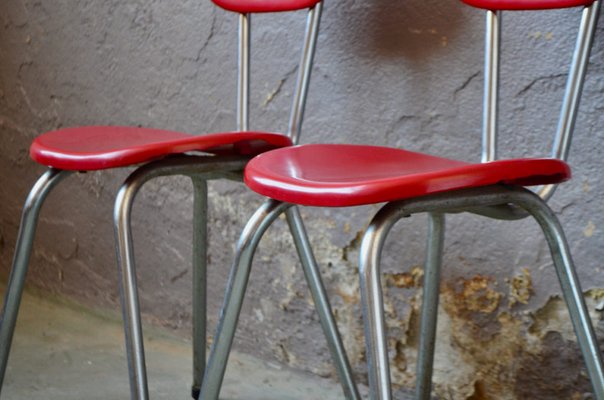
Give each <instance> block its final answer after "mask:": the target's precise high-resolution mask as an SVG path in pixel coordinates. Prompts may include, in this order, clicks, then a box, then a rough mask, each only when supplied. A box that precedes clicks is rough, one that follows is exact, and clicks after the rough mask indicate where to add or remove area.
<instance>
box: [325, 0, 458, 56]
mask: <svg viewBox="0 0 604 400" xmlns="http://www.w3.org/2000/svg"><path fill="white" fill-rule="evenodd" d="M464 8H470V7H468V6H466V5H464V4H462V3H461V1H454V0H452V1H443V0H405V1H401V0H398V1H393V0H368V1H367V0H365V1H355V2H353V3H352V4H351V5H350V6H349V7H345V8H344V7H342V8H340V11H339V12H340V13H342V14H345V15H341V18H340V19H339V20H341V21H345V22H344V23H342V25H341V26H339V27H338V29H339V30H341V31H342V32H341V34H342V37H343V38H345V39H344V40H343V42H342V47H343V48H345V49H347V51H350V52H354V53H357V55H362V56H371V57H380V58H401V57H404V58H407V59H409V60H411V61H412V60H413V59H416V60H419V59H424V58H426V57H429V56H430V55H431V54H432V53H434V52H438V50H439V49H442V48H443V47H445V46H447V44H448V42H450V41H454V39H455V38H456V37H457V35H458V33H459V32H460V31H461V28H462V27H463V25H464V23H465V22H466V20H467V14H465V13H464V12H463V9H464ZM336 12H338V11H336Z"/></svg>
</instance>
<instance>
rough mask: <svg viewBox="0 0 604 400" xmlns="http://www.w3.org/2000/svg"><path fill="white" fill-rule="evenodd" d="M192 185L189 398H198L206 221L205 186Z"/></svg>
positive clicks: (202, 350) (199, 182)
mask: <svg viewBox="0 0 604 400" xmlns="http://www.w3.org/2000/svg"><path fill="white" fill-rule="evenodd" d="M191 181H192V182H193V193H194V197H193V207H194V210H193V385H192V387H191V396H192V397H193V398H194V399H198V398H199V393H200V390H201V378H203V374H204V372H205V366H206V317H207V315H206V300H207V275H206V274H207V221H208V185H207V182H206V181H205V180H204V179H203V178H199V177H195V176H192V177H191Z"/></svg>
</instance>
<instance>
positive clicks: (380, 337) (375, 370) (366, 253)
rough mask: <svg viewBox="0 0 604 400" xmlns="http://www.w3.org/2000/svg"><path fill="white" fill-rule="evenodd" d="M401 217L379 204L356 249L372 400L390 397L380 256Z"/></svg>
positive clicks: (384, 399)
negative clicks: (357, 250)
mask: <svg viewBox="0 0 604 400" xmlns="http://www.w3.org/2000/svg"><path fill="white" fill-rule="evenodd" d="M401 217H402V215H399V213H398V210H397V209H390V212H389V210H388V209H385V208H382V209H381V210H380V211H379V212H378V213H377V214H376V215H375V217H374V218H373V220H372V221H371V224H370V225H369V227H368V228H367V231H366V232H365V235H364V236H363V241H362V242H361V250H360V253H359V279H360V286H361V304H362V311H363V324H364V326H365V344H366V347H367V366H368V375H369V391H370V393H369V396H370V398H371V399H372V400H377V399H379V400H391V399H392V390H391V388H390V366H389V365H388V348H387V343H386V324H385V321H384V300H383V294H382V285H381V281H380V277H381V273H380V258H381V254H382V249H383V247H384V242H385V240H386V237H387V236H388V233H389V232H390V229H391V228H392V226H393V225H394V224H395V223H396V222H397V221H398V220H399V219H400V218H401Z"/></svg>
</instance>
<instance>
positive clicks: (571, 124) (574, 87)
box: [537, 0, 601, 200]
mask: <svg viewBox="0 0 604 400" xmlns="http://www.w3.org/2000/svg"><path fill="white" fill-rule="evenodd" d="M600 7H601V3H600V0H596V1H595V2H594V3H593V4H592V5H591V6H589V7H585V9H584V10H583V15H582V17H581V27H580V28H579V34H578V36H577V44H576V45H575V51H574V54H573V60H572V62H571V66H570V71H569V73H568V80H567V81H566V90H565V93H564V100H563V101H562V109H561V111H560V119H559V121H558V129H557V132H556V138H555V139H554V144H553V148H552V157H553V158H559V159H561V160H564V161H566V160H568V154H569V152H570V146H571V140H572V137H573V132H574V130H575V122H576V120H577V114H578V111H579V104H580V103H581V93H582V91H583V83H584V82H585V75H586V73H587V66H588V64H589V55H590V53H591V47H592V43H593V39H594V36H595V32H596V26H597V24H598V18H599V16H600ZM556 187H557V185H545V186H543V187H541V188H539V189H538V191H537V193H538V194H539V196H540V197H541V198H542V199H544V200H548V199H550V198H551V197H552V196H553V194H554V191H555V190H556Z"/></svg>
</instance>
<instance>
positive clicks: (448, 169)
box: [203, 0, 604, 399]
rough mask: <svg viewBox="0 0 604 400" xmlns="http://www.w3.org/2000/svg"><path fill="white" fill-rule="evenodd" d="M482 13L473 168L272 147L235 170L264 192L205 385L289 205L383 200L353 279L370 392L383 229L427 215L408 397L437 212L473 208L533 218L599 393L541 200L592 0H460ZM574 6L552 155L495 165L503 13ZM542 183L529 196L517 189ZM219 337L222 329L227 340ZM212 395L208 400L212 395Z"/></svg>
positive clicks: (432, 282) (440, 224) (558, 146)
mask: <svg viewBox="0 0 604 400" xmlns="http://www.w3.org/2000/svg"><path fill="white" fill-rule="evenodd" d="M466 2H467V3H470V4H471V5H473V6H477V7H482V8H486V9H487V10H488V11H487V40H486V44H487V51H486V68H485V69H486V78H485V83H486V84H485V113H484V133H483V163H467V162H462V161H457V160H451V159H446V158H441V157H434V156H431V155H428V154H423V153H414V152H410V151H406V150H401V149H394V148H387V147H377V146H359V145H344V144H340V145H332V144H323V145H321V144H317V145H303V146H295V147H289V148H284V149H277V150H274V151H270V152H267V153H264V154H261V155H259V156H257V157H256V158H254V159H253V160H252V161H250V162H249V163H248V165H247V167H246V169H245V182H246V184H247V185H248V186H249V187H250V188H251V189H252V190H254V191H255V192H257V193H259V194H262V195H264V196H267V197H270V198H271V199H272V200H270V201H268V202H267V203H266V204H265V205H264V208H263V209H262V210H260V211H259V212H257V213H256V215H254V217H253V218H252V219H251V220H250V222H249V223H248V225H247V227H246V229H245V231H244V233H243V235H242V237H241V239H240V247H239V248H238V253H237V256H236V259H235V260H236V261H235V265H234V266H233V272H232V275H231V279H232V283H231V285H230V288H231V292H230V293H228V294H227V297H226V302H225V305H224V307H223V311H222V312H223V314H222V318H223V322H222V323H221V325H220V326H223V325H224V326H225V327H227V328H228V329H226V330H227V331H228V333H224V332H221V331H220V330H219V331H218V333H217V334H216V337H217V338H218V339H219V340H218V341H216V342H215V343H214V346H213V348H212V352H211V355H210V359H209V363H208V368H207V372H206V378H205V380H204V383H203V385H204V388H206V389H209V388H213V389H214V390H215V391H216V390H218V389H217V388H219V384H220V377H221V374H222V373H223V372H224V368H225V367H226V358H225V357H224V354H225V352H224V349H225V348H227V347H228V346H229V345H230V341H231V340H232V330H233V326H232V324H233V321H236V315H237V313H238V311H239V308H240V302H241V300H242V297H243V294H242V292H243V291H244V290H245V280H246V279H247V274H249V267H250V262H251V255H250V254H251V252H253V247H254V246H255V243H257V242H258V240H260V237H261V236H262V234H263V233H264V231H265V230H266V229H267V227H268V226H269V225H270V223H271V222H272V221H273V220H274V219H275V218H276V217H277V216H278V215H279V214H280V213H281V212H284V211H285V210H287V209H288V208H289V207H291V206H292V205H294V204H295V205H305V206H320V207H347V206H355V205H362V204H376V203H382V202H388V204H386V205H385V206H384V207H383V208H382V209H381V210H380V211H379V212H378V213H377V214H376V215H375V217H374V218H373V220H372V222H371V224H370V226H369V228H368V230H367V232H366V233H365V235H364V237H363V241H362V245H361V251H360V279H361V295H362V303H363V315H364V323H365V334H366V341H367V362H368V369H369V383H370V389H371V398H372V399H390V398H391V397H392V394H391V388H390V371H389V365H388V352H387V347H386V345H387V342H386V335H385V332H386V331H385V324H384V308H383V298H382V290H381V286H380V256H381V252H382V247H383V244H384V241H385V239H386V236H387V235H388V232H389V231H390V228H391V227H392V226H393V225H394V224H395V223H396V222H397V221H398V220H399V219H401V218H402V217H404V216H410V215H411V214H415V213H419V212H428V213H429V216H430V218H429V221H430V238H429V241H428V252H427V259H426V266H425V271H424V274H425V280H424V300H423V306H422V316H421V332H420V338H421V339H420V345H419V357H418V366H417V368H418V369H417V376H418V378H417V387H416V391H417V398H421V399H429V398H430V392H431V374H432V363H433V354H434V342H435V339H436V338H435V335H436V316H437V314H436V310H437V306H438V287H439V276H440V275H439V274H440V266H441V258H442V246H443V240H444V222H445V214H446V213H450V212H453V213H459V212H471V213H476V214H480V215H484V216H488V217H491V218H496V219H507V220H514V219H520V218H525V217H527V216H532V217H533V218H535V219H536V220H537V222H538V223H539V224H540V226H541V228H542V230H543V231H544V233H545V236H546V239H547V241H548V243H549V246H550V249H551V253H552V256H553V259H554V264H555V268H556V272H557V274H558V277H559V280H560V284H561V286H562V292H563V294H564V298H565V300H566V303H567V306H568V309H569V313H570V315H571V319H572V323H573V326H574V328H575V332H576V335H577V339H578V342H579V345H580V347H581V350H582V353H583V357H584V359H585V362H586V364H587V370H588V373H589V376H590V378H591V382H592V385H593V388H594V393H595V395H596V397H597V398H598V399H604V369H603V366H602V359H601V356H600V351H599V348H598V343H597V341H596V337H595V335H594V332H593V327H592V324H591V320H590V318H589V314H588V312H587V309H586V306H585V302H584V299H583V294H582V291H581V288H580V285H579V281H578V279H577V276H576V273H575V269H574V266H573V263H572V259H571V256H570V253H569V249H568V245H567V243H566V239H565V237H564V233H563V231H562V228H561V226H560V224H559V222H558V220H557V219H556V217H555V215H554V214H553V212H552V211H551V210H550V208H549V207H548V206H547V204H546V202H545V200H546V199H547V198H549V197H550V196H551V195H552V194H553V190H554V187H555V186H553V184H557V183H560V182H563V181H565V180H567V179H569V178H570V169H569V167H568V165H567V164H566V163H565V161H564V160H565V159H566V157H567V155H568V151H569V145H570V139H571V136H572V131H573V129H574V123H575V118H576V113H577V109H578V105H579V98H580V93H581V90H582V85H583V81H584V76H585V71H586V67H587V63H588V59H589V52H590V48H591V43H592V41H593V35H594V31H595V26H596V22H597V18H598V14H599V9H600V4H599V2H598V1H595V2H594V1H593V0H573V1H571V0H558V1H555V0H550V1H546V0H543V1H540V0H531V1H529V0H525V1H522V0H502V1H498V0H483V1H480V0H467V1H466ZM571 6H584V7H585V8H584V11H583V17H582V22H581V28H580V34H579V38H578V41H577V48H576V51H575V54H574V57H573V62H572V66H571V71H570V74H569V80H568V84H567V89H566V94H565V100H564V104H563V107H562V113H561V117H560V123H559V127H558V132H557V136H556V140H555V144H554V150H553V153H552V158H541V159H538V158H533V159H509V160H499V161H495V158H496V130H497V124H496V122H497V114H496V112H497V101H498V96H497V91H498V81H499V80H498V71H499V68H498V60H499V42H500V25H499V13H500V12H501V11H502V10H508V9H527V10H528V9H549V8H560V7H571ZM529 185H543V186H542V187H541V188H539V189H538V193H539V195H537V194H535V193H534V192H532V191H530V190H528V189H526V188H525V186H529ZM229 334H230V335H231V336H229ZM215 393H216V392H213V393H212V394H213V396H210V397H209V398H215V397H216V396H214V394H215Z"/></svg>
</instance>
